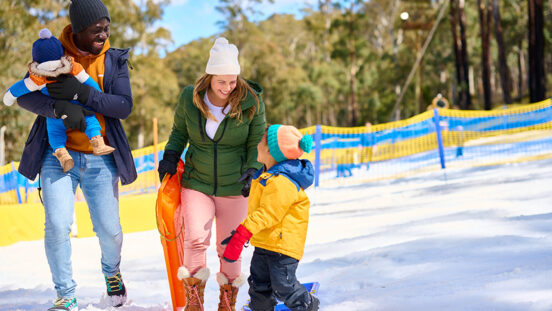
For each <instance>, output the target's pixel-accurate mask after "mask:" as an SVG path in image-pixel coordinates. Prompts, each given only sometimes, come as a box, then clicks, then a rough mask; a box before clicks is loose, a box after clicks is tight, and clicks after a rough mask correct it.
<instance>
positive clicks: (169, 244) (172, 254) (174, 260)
mask: <svg viewBox="0 0 552 311" xmlns="http://www.w3.org/2000/svg"><path fill="white" fill-rule="evenodd" d="M183 171H184V162H182V160H180V161H179V162H178V166H177V172H176V174H174V175H173V176H171V177H170V178H169V175H168V174H167V175H165V177H164V178H163V181H162V182H161V187H160V188H159V190H158V192H157V201H156V206H155V216H156V218H157V229H158V230H159V234H160V235H161V245H162V246H163V253H164V255H165V263H166V265H167V276H168V279H169V286H170V289H171V299H172V306H173V311H177V310H183V309H184V306H185V305H186V297H185V293H184V286H183V284H182V281H180V280H179V279H178V277H177V273H178V267H180V262H179V259H178V248H177V244H176V240H177V238H179V237H180V235H181V234H184V227H183V225H182V227H179V228H175V221H174V217H175V212H176V210H177V209H178V207H179V205H180V176H181V175H182V172H183ZM181 223H184V222H181Z"/></svg>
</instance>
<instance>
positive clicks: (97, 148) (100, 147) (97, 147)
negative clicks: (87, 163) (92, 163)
mask: <svg viewBox="0 0 552 311" xmlns="http://www.w3.org/2000/svg"><path fill="white" fill-rule="evenodd" d="M90 144H91V145H92V152H93V153H94V155H95V156H100V155H106V154H110V153H112V152H113V151H115V148H113V147H110V146H108V145H106V144H105V142H104V139H103V137H101V136H99V135H98V136H94V137H92V138H91V139H90Z"/></svg>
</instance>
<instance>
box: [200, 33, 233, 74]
mask: <svg viewBox="0 0 552 311" xmlns="http://www.w3.org/2000/svg"><path fill="white" fill-rule="evenodd" d="M238 54H239V52H238V48H237V47H236V46H235V45H234V44H231V43H228V40H227V39H226V38H223V37H221V38H217V39H216V40H215V44H213V47H212V48H211V51H210V52H209V61H208V62H207V66H206V67H205V72H206V73H208V74H211V75H239V74H240V71H241V68H240V63H239V62H238Z"/></svg>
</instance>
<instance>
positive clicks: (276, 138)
mask: <svg viewBox="0 0 552 311" xmlns="http://www.w3.org/2000/svg"><path fill="white" fill-rule="evenodd" d="M266 139H267V142H268V151H269V152H270V155H271V156H272V157H273V158H274V160H276V162H282V161H285V160H293V159H298V158H299V157H300V156H302V155H303V153H304V152H307V153H308V152H310V151H311V149H312V137H311V136H309V135H305V136H303V135H301V133H300V132H299V130H298V129H297V128H295V127H294V126H291V125H280V124H276V125H271V126H270V127H269V128H268V132H267V136H266Z"/></svg>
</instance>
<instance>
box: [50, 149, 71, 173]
mask: <svg viewBox="0 0 552 311" xmlns="http://www.w3.org/2000/svg"><path fill="white" fill-rule="evenodd" d="M52 154H53V155H54V156H55V157H56V158H57V159H58V161H59V163H60V164H61V167H62V168H63V172H64V173H67V172H68V171H69V170H71V169H72V168H73V165H75V163H74V162H73V158H72V157H71V155H70V154H69V152H68V151H67V149H65V148H57V149H56V151H55V152H54V153H52Z"/></svg>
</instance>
